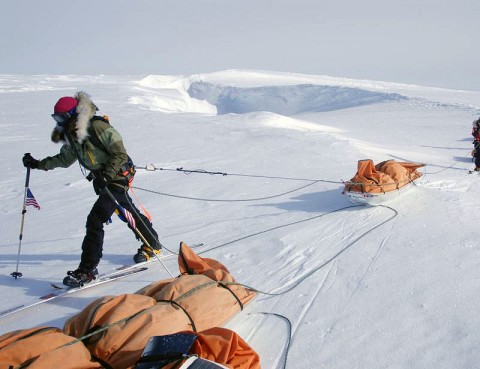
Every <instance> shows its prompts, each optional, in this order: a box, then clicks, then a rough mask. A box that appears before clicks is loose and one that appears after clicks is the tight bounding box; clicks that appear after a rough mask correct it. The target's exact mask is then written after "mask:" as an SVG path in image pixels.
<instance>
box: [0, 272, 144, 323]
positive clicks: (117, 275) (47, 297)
mask: <svg viewBox="0 0 480 369" xmlns="http://www.w3.org/2000/svg"><path fill="white" fill-rule="evenodd" d="M142 264H143V263H142ZM147 269H148V267H146V266H143V267H141V266H140V267H137V268H134V269H129V270H126V271H123V272H118V271H117V272H114V273H110V274H106V275H103V276H102V277H99V278H97V279H96V280H95V281H93V282H91V283H88V284H86V285H84V286H83V287H72V288H65V289H64V288H59V289H56V290H55V291H54V292H51V293H48V294H46V295H43V296H40V297H38V298H37V299H36V301H35V302H33V303H30V304H22V305H18V306H15V307H12V308H9V309H6V310H3V311H0V319H1V318H4V317H6V316H8V315H11V314H14V313H18V312H19V311H22V310H25V309H29V308H31V307H33V306H37V305H39V304H43V303H44V302H47V301H51V300H53V299H56V298H58V297H62V296H66V295H70V294H72V293H75V292H78V291H83V290H86V289H89V288H92V287H96V286H99V285H101V284H104V283H107V282H111V281H115V280H117V279H121V278H125V277H128V276H131V275H132V274H136V273H140V272H143V271H145V270H147ZM65 287H67V286H65Z"/></svg>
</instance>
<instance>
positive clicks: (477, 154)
mask: <svg viewBox="0 0 480 369" xmlns="http://www.w3.org/2000/svg"><path fill="white" fill-rule="evenodd" d="M472 136H473V150H472V156H473V157H474V160H475V169H474V171H475V172H480V118H478V119H476V120H474V121H473V123H472Z"/></svg>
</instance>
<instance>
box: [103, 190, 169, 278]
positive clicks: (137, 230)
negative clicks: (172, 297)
mask: <svg viewBox="0 0 480 369" xmlns="http://www.w3.org/2000/svg"><path fill="white" fill-rule="evenodd" d="M103 191H104V192H105V193H106V194H107V196H108V197H109V198H110V199H111V200H112V201H113V202H114V203H115V205H116V206H117V209H118V211H120V212H121V213H122V216H123V217H124V218H125V219H126V220H127V222H128V224H130V226H131V227H132V228H133V230H134V231H135V233H136V234H137V235H138V237H140V239H141V240H142V242H143V243H144V244H145V245H146V246H147V247H148V248H150V250H152V251H153V247H152V246H151V245H150V243H149V242H148V241H147V240H146V239H145V237H144V236H143V234H142V233H141V232H140V230H139V229H138V228H137V227H136V225H134V224H132V223H131V222H130V221H129V217H128V216H127V215H126V213H125V209H124V208H123V207H122V206H121V205H120V204H119V203H118V201H117V199H116V198H115V196H113V194H112V193H111V192H110V190H109V189H108V187H105V188H104V189H103ZM153 255H155V257H156V258H157V260H158V261H159V262H160V263H161V264H162V265H163V267H164V268H165V270H166V271H167V273H168V274H170V277H172V278H175V277H174V276H173V274H172V273H171V272H170V270H169V269H168V268H167V266H166V265H165V263H164V262H163V261H162V259H160V257H159V256H158V255H157V254H156V253H155V252H154V253H153Z"/></svg>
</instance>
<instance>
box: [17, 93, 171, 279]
mask: <svg viewBox="0 0 480 369" xmlns="http://www.w3.org/2000/svg"><path fill="white" fill-rule="evenodd" d="M97 110H98V108H97V107H96V105H95V104H94V103H93V102H92V100H91V99H90V96H89V95H88V94H86V93H85V92H78V93H77V94H76V95H75V97H70V96H66V97H62V98H61V99H59V100H58V102H57V103H56V104H55V106H54V114H52V117H53V119H54V120H55V122H56V126H55V128H54V129H53V132H52V141H53V142H55V143H58V142H62V143H63V146H62V147H61V149H60V153H58V154H57V155H55V156H49V157H46V158H45V159H42V160H37V159H34V158H33V157H32V156H31V155H30V154H29V153H28V154H25V155H24V156H23V159H22V160H23V164H24V165H25V167H28V168H33V169H43V170H51V169H55V168H60V167H61V168H67V167H69V166H71V165H72V164H73V163H75V162H76V161H77V160H78V161H79V163H80V165H81V166H82V167H84V168H85V169H87V170H89V171H90V174H89V175H88V176H87V179H89V180H92V179H93V188H94V190H95V193H96V194H97V195H99V196H98V199H97V201H96V202H95V203H94V205H93V207H92V210H91V211H90V214H89V215H88V217H87V224H86V235H85V238H84V239H83V243H82V255H81V261H80V264H79V266H78V269H76V270H74V271H68V272H67V276H66V277H65V278H64V280H63V283H64V284H65V285H67V286H70V287H77V286H82V285H83V284H86V283H89V282H91V281H92V280H94V279H95V278H96V276H97V275H98V271H97V266H98V264H99V262H100V259H101V258H102V255H103V254H102V251H103V236H104V230H103V224H104V223H106V222H107V221H108V220H109V218H110V217H111V216H112V214H113V213H114V211H115V209H116V205H115V202H114V201H113V200H112V199H111V198H110V197H109V196H108V195H107V194H106V193H105V188H108V190H110V192H111V194H112V195H113V196H114V197H115V199H116V200H117V201H118V203H119V204H120V205H121V206H122V207H123V208H124V209H126V210H127V211H129V212H130V213H131V214H132V215H133V217H134V219H135V223H136V225H137V229H138V231H140V233H141V234H142V235H143V237H144V238H145V239H146V240H147V242H148V243H149V244H150V246H152V248H149V247H148V246H147V245H145V244H143V245H142V246H141V247H140V248H139V249H138V252H137V253H136V254H135V255H134V257H133V259H134V261H135V262H136V263H139V262H143V261H147V260H148V259H150V258H151V257H152V256H154V255H155V254H158V253H160V250H161V248H162V245H161V244H160V242H159V241H158V234H157V232H156V231H155V230H154V228H153V226H152V223H151V222H150V221H149V219H148V218H147V217H146V216H145V215H143V214H141V213H140V211H138V209H137V208H136V207H135V205H134V204H133V202H132V200H131V198H130V196H129V195H128V193H127V191H128V188H129V182H130V181H131V180H132V179H133V175H134V174H135V169H134V166H133V163H132V161H131V159H130V157H129V156H128V155H127V151H126V150H125V147H124V146H123V140H122V136H120V134H119V133H118V131H117V130H116V129H114V128H113V127H112V126H111V125H110V124H109V122H108V120H107V118H105V117H99V116H96V115H95V113H96V111H97ZM129 228H131V229H132V227H131V226H130V225H129ZM132 230H133V229H132ZM135 235H136V234H135ZM136 237H137V239H139V238H138V236H137V235H136Z"/></svg>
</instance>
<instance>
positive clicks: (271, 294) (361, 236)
mask: <svg viewBox="0 0 480 369" xmlns="http://www.w3.org/2000/svg"><path fill="white" fill-rule="evenodd" d="M357 206H363V205H357ZM378 207H383V208H386V209H389V210H391V211H392V212H393V215H392V216H390V217H389V218H388V219H386V220H384V221H382V222H380V223H378V224H377V225H375V226H374V227H372V228H370V229H369V230H367V231H366V232H364V233H362V234H361V235H360V236H358V237H357V238H356V239H355V240H353V241H352V242H350V243H349V244H348V245H347V246H345V247H344V248H343V249H341V250H340V251H339V252H337V253H336V254H335V255H333V256H332V257H331V258H329V259H327V260H326V261H325V262H323V263H322V264H321V265H320V266H318V267H317V268H315V269H312V270H311V271H310V272H308V273H307V274H306V275H305V276H303V277H302V278H300V279H299V280H298V281H297V282H295V283H294V284H293V285H291V286H290V287H287V288H285V289H284V290H281V291H280V292H266V291H262V290H259V289H257V288H255V287H251V286H248V285H245V284H241V283H237V282H230V283H226V284H227V285H229V284H234V285H239V286H242V287H244V288H247V289H249V290H251V291H254V292H257V293H260V294H262V295H267V296H281V295H284V294H286V293H288V292H290V291H292V290H293V289H295V288H297V287H298V286H299V285H300V284H301V283H302V282H303V281H305V280H306V279H307V278H309V277H311V276H312V275H313V274H315V273H316V272H318V271H319V270H320V269H322V268H324V267H325V266H327V265H328V264H330V263H331V262H332V261H334V260H335V259H336V258H338V257H339V256H340V255H341V254H343V253H344V252H345V251H347V250H348V249H349V248H351V247H352V246H353V245H355V244H356V243H357V242H358V241H360V240H361V239H362V238H364V237H365V236H367V235H368V234H369V233H371V232H372V231H374V230H375V229H377V228H379V227H381V226H382V225H384V224H386V223H388V222H389V221H391V220H393V219H394V218H396V217H397V215H398V212H397V211H396V210H395V209H393V208H391V207H390V206H386V205H378ZM344 209H345V208H344ZM344 209H338V210H335V211H333V212H330V213H325V214H322V216H325V215H327V214H333V213H335V212H338V211H341V210H344ZM319 217H320V216H316V217H312V218H309V219H306V220H303V221H308V220H312V219H315V218H319ZM295 223H300V222H294V223H291V224H295ZM287 225H290V224H287ZM276 228H280V227H276ZM272 229H274V228H272ZM247 237H251V236H247ZM247 237H243V238H241V239H244V238H247ZM239 240H240V239H238V240H234V241H231V242H227V243H225V244H223V245H219V246H216V247H213V248H210V249H208V250H205V251H202V252H201V253H199V254H202V253H205V252H207V251H211V250H214V249H217V248H219V247H223V246H226V245H228V244H231V243H234V242H237V241H239Z"/></svg>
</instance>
